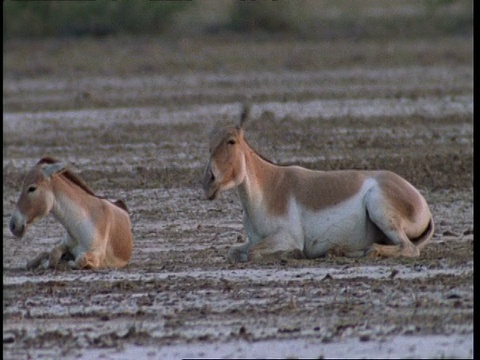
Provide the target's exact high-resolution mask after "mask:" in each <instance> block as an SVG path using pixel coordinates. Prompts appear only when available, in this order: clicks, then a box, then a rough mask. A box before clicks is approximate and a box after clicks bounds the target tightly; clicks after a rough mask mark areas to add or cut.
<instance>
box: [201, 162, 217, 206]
mask: <svg viewBox="0 0 480 360" xmlns="http://www.w3.org/2000/svg"><path fill="white" fill-rule="evenodd" d="M203 191H205V195H206V196H207V199H208V200H213V199H214V198H215V195H216V190H215V175H214V173H213V171H212V167H211V166H210V164H208V166H207V168H206V169H205V174H204V175H203Z"/></svg>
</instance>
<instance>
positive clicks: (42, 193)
mask: <svg viewBox="0 0 480 360" xmlns="http://www.w3.org/2000/svg"><path fill="white" fill-rule="evenodd" d="M50 212H52V213H53V215H54V217H55V218H56V219H57V220H58V221H59V222H60V223H61V224H62V225H63V227H64V228H65V230H66V234H65V238H64V239H63V240H62V242H61V243H60V244H59V245H58V246H55V247H54V248H53V250H52V251H50V253H47V252H43V253H41V254H40V255H38V256H37V257H36V258H34V259H33V260H31V261H29V262H28V263H27V269H34V268H36V267H39V266H42V267H44V268H48V267H50V268H55V267H56V266H57V265H58V263H59V261H60V259H61V258H62V256H64V255H65V256H66V257H67V258H68V257H70V258H73V259H74V260H69V261H68V265H69V266H70V267H71V268H73V269H86V268H91V269H99V268H120V267H123V266H125V265H127V263H128V262H129V260H130V258H131V256H132V248H133V236H132V226H131V222H130V216H129V214H128V210H127V207H126V206H125V204H124V203H123V202H122V201H121V200H116V201H110V200H107V199H104V198H101V197H98V196H96V195H95V194H94V193H93V191H92V190H91V189H90V188H89V187H88V186H87V185H86V184H85V183H84V182H83V181H82V180H81V179H80V178H79V177H78V176H77V175H76V174H74V173H73V172H72V171H71V170H69V169H67V168H66V165H65V164H63V163H61V162H59V161H58V160H56V159H54V158H51V157H44V158H42V159H40V161H38V163H37V164H36V166H35V167H34V168H33V169H32V170H30V172H29V173H28V174H27V175H26V177H25V180H24V182H23V186H22V190H21V192H20V197H19V199H18V202H17V206H16V209H15V211H14V213H13V214H12V218H11V220H10V231H11V232H12V234H13V235H15V236H17V237H22V236H23V235H25V233H26V231H27V228H28V226H29V225H31V224H33V223H34V222H36V221H38V220H41V219H42V218H43V217H45V216H46V215H47V214H49V213H50Z"/></svg>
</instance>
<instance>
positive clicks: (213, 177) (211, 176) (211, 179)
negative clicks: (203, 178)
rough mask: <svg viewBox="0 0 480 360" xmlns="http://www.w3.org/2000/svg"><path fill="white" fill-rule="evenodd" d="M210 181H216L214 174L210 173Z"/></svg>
mask: <svg viewBox="0 0 480 360" xmlns="http://www.w3.org/2000/svg"><path fill="white" fill-rule="evenodd" d="M210 181H211V182H214V181H215V175H213V172H211V173H210Z"/></svg>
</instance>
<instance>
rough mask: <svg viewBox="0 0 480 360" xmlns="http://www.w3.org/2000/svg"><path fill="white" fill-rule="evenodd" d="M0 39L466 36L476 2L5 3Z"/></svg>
mask: <svg viewBox="0 0 480 360" xmlns="http://www.w3.org/2000/svg"><path fill="white" fill-rule="evenodd" d="M3 9H4V12H3V37H4V39H11V38H33V37H35V38H38V37H81V36H93V37H102V36H111V35H120V34H129V35H138V34H149V35H162V36H165V37H167V36H175V37H177V36H205V35H235V34H251V33H255V34H257V35H261V34H264V35H265V36H267V35H272V34H275V35H283V36H293V37H299V38H304V39H310V38H315V39H335V38H353V39H362V38H376V39H378V38H385V37H389V36H395V37H404V38H412V37H418V36H421V37H435V36H445V35H469V34H471V33H472V31H473V0H423V1H415V0H413V1H412V0H404V1H384V0H356V1H338V0H295V1H287V0H276V1H272V0H257V1H251V0H244V1H241V0H202V1H146V0H145V1H112V0H96V1H10V0H7V1H4V2H3Z"/></svg>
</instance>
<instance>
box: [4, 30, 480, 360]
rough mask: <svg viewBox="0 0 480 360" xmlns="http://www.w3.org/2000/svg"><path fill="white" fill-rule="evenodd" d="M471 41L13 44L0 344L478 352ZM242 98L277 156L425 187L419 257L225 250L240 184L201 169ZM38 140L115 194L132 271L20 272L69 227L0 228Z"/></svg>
mask: <svg viewBox="0 0 480 360" xmlns="http://www.w3.org/2000/svg"><path fill="white" fill-rule="evenodd" d="M472 54H473V51H472V39H471V38H463V37H460V38H448V37H447V38H445V39H441V40H438V39H436V40H435V41H427V40H415V39H414V40H402V41H391V42H388V43H382V42H380V43H379V42H374V41H372V42H368V41H366V42H356V41H347V40H345V41H338V42H331V41H325V42H321V41H319V42H313V41H295V42H294V41H290V40H278V41H270V42H267V41H263V42H248V41H242V40H235V41H233V42H232V41H227V40H225V39H217V40H214V41H211V42H208V41H189V40H184V41H179V42H168V41H167V42H161V41H156V40H155V39H150V38H146V39H135V38H121V39H110V38H106V39H100V40H98V39H97V40H95V39H78V40H44V41H9V42H7V43H4V81H3V104H4V113H3V133H4V135H3V136H4V137H3V355H4V357H5V358H7V359H12V360H16V359H31V358H34V359H52V358H62V359H89V358H96V357H102V358H103V359H123V358H125V359H128V358H136V359H156V358H182V357H204V356H207V357H365V358H371V357H407V358H408V357H473V238H474V235H473V234H474V230H473V183H472V181H473V175H472V173H473V116H472V115H473V95H472V94H473V67H472ZM245 100H248V101H250V102H251V103H252V106H253V107H252V114H251V119H250V123H249V126H248V129H247V137H248V139H249V141H250V143H251V144H252V145H253V146H254V147H255V148H257V149H258V151H259V152H260V153H262V154H263V155H264V156H266V157H268V158H269V159H271V160H272V161H274V162H276V163H279V164H299V165H303V166H306V167H309V168H312V169H323V170H329V169H350V168H352V169H380V168H381V169H388V170H393V171H395V172H397V173H398V174H400V175H402V176H403V177H405V178H406V179H408V180H409V181H410V182H412V183H413V184H414V185H415V186H417V187H418V188H419V189H420V191H421V192H422V194H423V195H424V196H425V197H426V199H427V201H428V202H429V204H430V206H431V210H432V212H433V215H434V219H435V222H436V230H435V235H434V237H433V240H432V242H431V243H430V244H429V245H428V246H427V247H426V248H425V250H424V251H423V253H422V254H421V256H420V257H419V258H416V259H370V258H360V259H350V258H345V257H327V258H322V259H315V260H283V261H270V262H264V263H245V264H229V263H228V262H227V261H226V255H227V252H228V249H229V248H230V247H231V246H233V245H235V244H237V243H239V242H243V241H245V234H244V232H243V227H242V209H241V207H240V203H239V199H238V197H237V194H236V193H235V192H234V191H232V192H229V193H225V194H223V195H222V196H221V197H220V199H218V200H217V201H215V202H209V201H207V200H206V199H205V198H204V194H203V193H202V190H201V186H200V179H201V176H202V171H203V168H204V166H205V163H206V160H207V156H208V150H207V135H208V132H209V130H210V128H211V127H212V126H213V124H215V123H218V122H223V123H228V122H234V121H237V119H238V116H239V113H240V110H241V103H242V102H243V101H245ZM43 155H51V156H55V157H57V158H59V159H62V160H64V161H67V162H69V163H70V164H71V166H72V169H74V170H75V171H76V172H78V174H79V175H80V176H81V177H82V178H83V179H84V180H85V181H86V182H87V183H88V184H89V185H90V186H91V187H92V188H93V189H94V190H95V191H96V192H97V193H98V194H100V195H104V196H108V197H113V198H121V199H124V200H125V202H126V203H127V205H128V207H129V209H130V213H131V217H132V221H133V231H134V236H135V249H134V254H133V258H132V261H131V263H130V264H129V266H128V267H126V268H125V269H121V270H101V271H91V270H85V271H68V270H37V271H27V270H26V269H25V264H26V261H27V260H28V259H30V258H31V257H33V256H35V255H36V254H37V253H39V252H41V251H47V250H49V249H50V248H52V247H53V246H54V244H56V243H58V242H59V241H60V239H61V237H62V235H63V229H62V227H61V226H60V225H59V224H58V223H57V222H55V220H54V219H53V218H52V217H47V218H46V219H44V220H42V221H41V222H39V223H37V224H35V225H33V226H32V227H31V228H30V229H29V232H28V233H27V235H26V236H25V237H24V238H22V239H16V238H13V237H12V235H11V234H10V232H9V230H8V222H9V218H10V215H11V213H12V211H13V209H14V206H15V202H16V200H17V196H18V192H19V190H20V186H21V182H22V178H23V176H24V175H25V173H26V172H27V170H28V169H29V168H30V167H31V166H33V165H34V164H35V162H36V161H38V159H39V158H40V157H41V156H43Z"/></svg>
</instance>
